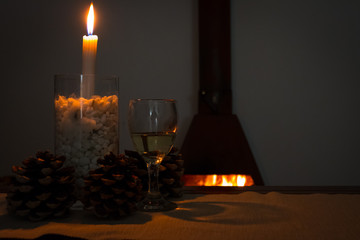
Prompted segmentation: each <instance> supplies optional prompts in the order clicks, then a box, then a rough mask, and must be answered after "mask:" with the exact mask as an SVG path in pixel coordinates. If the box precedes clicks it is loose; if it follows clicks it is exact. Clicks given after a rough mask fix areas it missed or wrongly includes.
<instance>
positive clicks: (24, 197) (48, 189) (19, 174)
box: [6, 151, 76, 221]
mask: <svg viewBox="0 0 360 240" xmlns="http://www.w3.org/2000/svg"><path fill="white" fill-rule="evenodd" d="M64 161H65V157H64V156H54V155H53V154H51V153H50V152H49V151H44V152H38V153H37V154H36V157H29V158H27V159H25V160H24V161H23V162H22V164H23V166H13V167H12V171H13V172H14V173H15V176H14V177H13V178H12V185H11V187H10V192H9V193H8V194H7V197H6V199H7V203H8V211H9V212H10V213H15V214H16V215H18V216H22V217H26V218H28V219H30V220H32V221H39V220H42V219H45V218H49V217H59V216H64V215H65V214H66V213H68V211H69V209H70V207H71V206H72V205H73V203H74V202H75V200H76V198H75V196H74V189H75V187H74V177H73V173H74V169H73V168H71V167H67V168H62V166H63V163H64Z"/></svg>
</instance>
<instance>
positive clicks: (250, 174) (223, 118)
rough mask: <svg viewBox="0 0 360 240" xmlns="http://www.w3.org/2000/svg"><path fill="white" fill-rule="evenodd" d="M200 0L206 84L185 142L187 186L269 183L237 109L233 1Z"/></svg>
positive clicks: (202, 69) (202, 66)
mask: <svg viewBox="0 0 360 240" xmlns="http://www.w3.org/2000/svg"><path fill="white" fill-rule="evenodd" d="M198 2H199V80H200V89H199V98H198V114H196V115H195V116H194V118H193V120H192V123H191V125H190V128H189V130H188V132H187V135H186V137H185V140H184V144H183V146H182V148H181V154H182V155H183V159H184V160H185V161H184V165H185V176H184V182H185V186H189V185H207V186H208V185H210V186H211V185H226V186H229V184H230V183H229V181H231V182H232V184H235V183H236V186H237V185H238V184H239V183H243V184H244V185H245V186H251V185H254V184H255V185H263V184H264V183H263V180H262V177H261V175H260V172H259V170H258V167H257V164H256V162H255V159H254V157H253V155H252V152H251V150H250V147H249V144H248V142H247V140H246V137H245V134H244V132H243V129H242V127H241V124H240V122H239V120H238V118H237V116H236V115H234V114H232V92H231V55H230V53H231V49H230V47H231V44H230V1H229V0H199V1H198ZM220 175H221V176H220ZM238 175H240V176H238Z"/></svg>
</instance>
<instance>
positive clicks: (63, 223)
mask: <svg viewBox="0 0 360 240" xmlns="http://www.w3.org/2000/svg"><path fill="white" fill-rule="evenodd" d="M176 202H177V204H178V206H179V207H178V208H177V209H176V210H174V211H169V212H163V213H143V212H137V213H135V214H133V215H131V216H129V217H126V218H124V219H121V220H117V221H114V220H100V219H97V218H95V217H94V216H92V215H91V214H89V213H86V212H83V211H80V210H76V209H74V210H73V211H72V213H71V215H70V216H69V217H68V218H64V219H57V220H52V221H43V222H36V223H33V222H28V221H25V220H21V219H18V218H16V217H14V216H9V215H8V214H7V212H6V202H5V194H2V195H0V238H7V237H9V238H10V237H18V238H36V237H39V236H41V235H44V234H49V233H52V234H65V235H67V236H73V237H81V238H86V239H109V240H111V239H128V240H129V239H186V240H190V239H359V236H360V204H359V203H360V195H359V194H281V193H276V192H271V193H267V194H260V193H255V192H244V193H240V194H208V195H199V194H189V195H185V196H184V197H183V199H181V200H178V201H176Z"/></svg>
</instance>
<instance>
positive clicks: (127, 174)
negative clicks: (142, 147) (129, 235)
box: [82, 153, 142, 218]
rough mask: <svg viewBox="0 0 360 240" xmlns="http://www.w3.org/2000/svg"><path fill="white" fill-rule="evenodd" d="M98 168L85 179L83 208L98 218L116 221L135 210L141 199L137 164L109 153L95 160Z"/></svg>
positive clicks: (122, 156) (123, 156) (91, 171)
mask: <svg viewBox="0 0 360 240" xmlns="http://www.w3.org/2000/svg"><path fill="white" fill-rule="evenodd" d="M97 162H98V164H99V165H100V167H99V168H97V169H95V170H90V172H89V176H87V177H85V178H84V183H85V187H84V194H85V195H84V199H83V200H82V202H83V203H84V208H85V209H86V210H90V211H92V212H94V214H95V215H96V216H97V217H100V218H108V217H109V218H118V217H122V216H126V215H128V214H130V213H132V212H134V211H135V210H136V203H137V202H138V201H139V200H140V199H141V198H142V194H141V189H142V184H141V180H140V179H139V178H138V177H137V176H136V173H135V172H136V170H137V162H136V161H134V160H131V159H129V158H127V157H125V155H123V154H121V155H118V156H116V155H114V154H113V153H110V154H108V155H105V156H104V158H100V159H98V161H97Z"/></svg>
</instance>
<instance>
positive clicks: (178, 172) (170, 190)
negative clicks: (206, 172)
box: [125, 148, 184, 198]
mask: <svg viewBox="0 0 360 240" xmlns="http://www.w3.org/2000/svg"><path fill="white" fill-rule="evenodd" d="M176 152H177V149H176V148H172V149H171V151H170V153H169V154H168V155H167V156H166V157H165V158H164V159H163V161H162V162H161V164H160V169H159V188H160V192H161V194H162V195H163V196H164V197H175V198H176V197H181V196H182V195H183V186H184V183H183V182H182V181H181V178H182V176H183V175H184V160H182V159H181V158H182V156H181V154H177V153H176ZM125 154H126V155H127V156H129V157H130V158H134V159H137V160H138V168H139V170H138V176H139V177H140V178H141V180H142V181H143V186H144V189H143V190H144V191H147V184H148V175H147V167H146V163H145V161H144V160H143V159H142V157H141V156H140V154H139V153H137V152H135V151H130V150H125Z"/></svg>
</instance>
